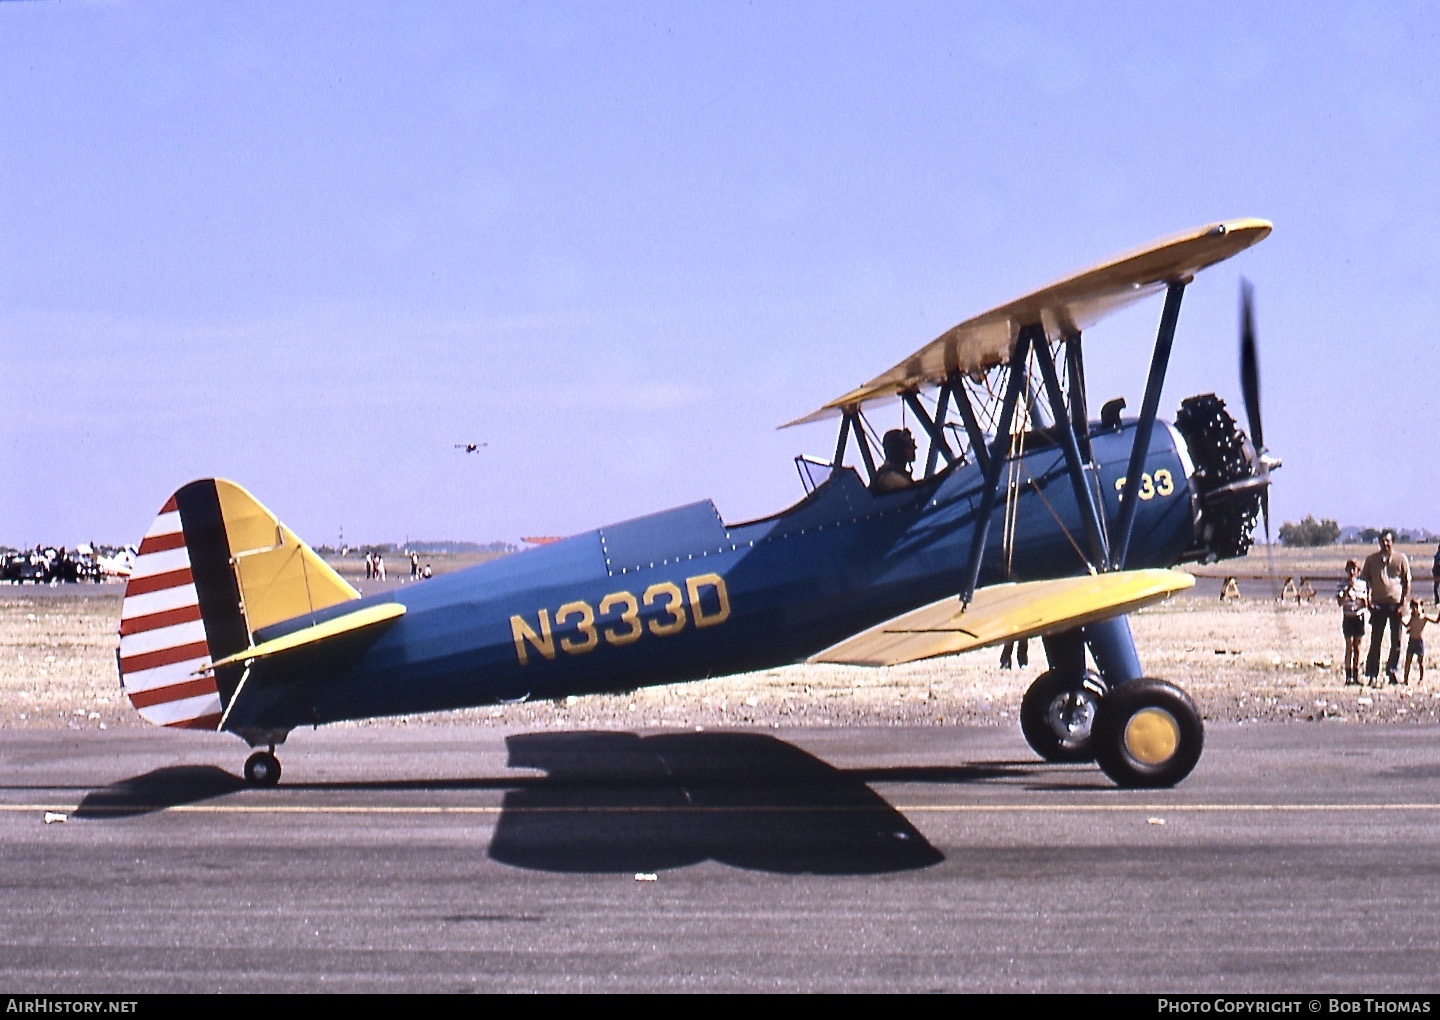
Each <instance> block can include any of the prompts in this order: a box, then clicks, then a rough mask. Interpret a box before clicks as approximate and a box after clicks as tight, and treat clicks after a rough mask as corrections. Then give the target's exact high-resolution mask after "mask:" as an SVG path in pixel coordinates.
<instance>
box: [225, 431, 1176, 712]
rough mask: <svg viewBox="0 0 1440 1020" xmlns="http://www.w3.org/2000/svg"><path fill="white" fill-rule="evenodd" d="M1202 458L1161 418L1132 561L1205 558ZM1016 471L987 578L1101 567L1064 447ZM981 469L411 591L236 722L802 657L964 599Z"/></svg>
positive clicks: (608, 686) (837, 477)
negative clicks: (377, 622) (1195, 482)
mask: <svg viewBox="0 0 1440 1020" xmlns="http://www.w3.org/2000/svg"><path fill="white" fill-rule="evenodd" d="M1133 438H1134V428H1133V425H1131V424H1129V423H1127V424H1126V425H1125V426H1123V427H1121V428H1120V429H1119V430H1116V431H1110V432H1102V433H1097V434H1095V435H1093V437H1092V439H1091V443H1092V448H1093V454H1094V461H1095V463H1096V464H1097V465H1098V467H1099V472H1098V485H1097V493H1096V494H1097V497H1098V498H1099V502H1100V505H1101V518H1102V520H1103V522H1104V523H1105V525H1106V527H1107V528H1114V527H1115V526H1116V522H1118V520H1119V519H1120V508H1119V491H1118V490H1119V487H1120V484H1122V483H1123V476H1124V474H1125V470H1126V467H1127V462H1128V459H1129V455H1130V446H1131V442H1132V441H1133ZM1189 465H1190V461H1189V458H1188V455H1187V454H1186V452H1185V450H1184V447H1183V443H1182V442H1181V441H1180V440H1179V438H1178V436H1177V435H1176V434H1175V433H1174V431H1173V430H1172V429H1170V428H1168V427H1165V426H1163V425H1162V426H1159V427H1157V428H1156V430H1155V432H1154V435H1153V438H1152V440H1151V443H1150V449H1149V452H1148V455H1147V458H1146V463H1145V468H1144V474H1143V477H1142V480H1141V486H1140V496H1141V498H1140V501H1139V504H1138V513H1137V516H1136V520H1135V526H1134V532H1133V537H1132V539H1131V543H1130V547H1129V555H1128V560H1127V563H1126V566H1127V567H1168V566H1172V565H1174V564H1176V563H1178V562H1182V561H1184V560H1186V559H1193V558H1198V557H1199V556H1200V555H1202V554H1203V550H1199V549H1198V543H1197V538H1196V533H1195V532H1196V528H1195V520H1196V518H1195V512H1194V509H1193V503H1194V493H1193V491H1192V485H1191V479H1190V474H1191V470H1190V466H1189ZM1003 470H1004V472H1005V474H1004V476H1003V478H1002V488H1001V492H1002V494H1003V493H1005V492H1006V491H1007V490H1008V489H1009V483H1008V481H1007V480H1008V479H1014V491H1015V495H1014V496H1013V498H1011V499H1008V500H1007V499H1006V498H1005V497H1004V496H1003V495H1002V498H1001V499H1000V500H999V501H997V503H996V505H995V509H994V511H993V514H992V519H991V522H990V528H989V534H988V541H987V543H986V551H985V554H984V558H983V560H982V566H981V570H980V577H979V583H980V584H981V585H985V584H993V583H996V582H998V581H1003V580H1016V581H1026V580H1038V579H1043V578H1054V577H1064V576H1071V575H1076V574H1082V573H1085V572H1087V571H1088V570H1089V569H1090V563H1091V562H1092V561H1093V560H1094V557H1093V556H1092V553H1091V549H1090V545H1089V540H1088V539H1087V532H1086V528H1085V526H1084V523H1083V521H1084V517H1083V515H1082V512H1081V510H1080V507H1079V505H1078V504H1077V500H1076V495H1075V492H1074V488H1073V484H1072V482H1071V476H1070V475H1069V473H1068V472H1067V471H1066V466H1065V460H1064V455H1063V453H1062V452H1061V450H1060V449H1059V448H1058V447H1056V446H1054V445H1042V446H1038V447H1035V446H1032V448H1031V449H1029V450H1028V451H1027V452H1025V453H1024V455H1023V456H1022V457H1019V458H1017V459H1015V460H1013V461H1010V462H1007V463H1006V464H1005V465H1004V468H1003ZM984 481H985V480H984V477H983V474H982V472H981V471H980V469H979V468H978V467H976V466H975V465H973V464H964V465H958V466H955V467H953V468H951V469H949V470H947V471H944V472H941V473H939V474H938V475H936V476H935V477H933V478H931V479H929V480H927V481H924V482H921V483H919V484H917V485H916V487H915V488H913V489H910V490H908V491H903V492H899V493H893V494H889V495H882V496H876V495H872V494H871V493H870V492H869V491H867V489H866V487H865V486H864V484H863V483H862V482H861V481H860V479H859V477H858V476H857V475H856V474H855V472H854V471H852V470H850V469H849V468H842V469H840V470H837V471H835V472H834V473H833V474H832V475H831V477H830V478H829V479H828V480H827V481H826V482H825V483H824V484H823V485H821V486H820V487H819V488H817V489H816V490H815V491H814V492H812V493H811V494H810V495H809V496H807V497H806V498H805V499H804V500H802V501H801V502H800V503H798V504H796V505H795V506H793V507H791V508H790V509H788V510H786V511H784V512H783V513H780V514H777V515H776V516H774V517H770V518H766V519H764V520H760V521H754V522H751V523H747V524H740V525H732V526H727V525H726V524H724V523H723V522H722V521H721V519H720V517H719V515H718V513H717V512H716V510H715V507H714V505H713V504H711V503H709V502H703V503H696V504H692V505H689V506H684V507H680V508H677V509H674V510H669V511H665V512H663V513H659V514H655V515H652V516H649V517H643V518H638V519H636V520H632V521H626V522H624V523H621V524H616V525H610V526H607V527H603V528H600V529H599V530H596V531H590V532H586V533H584V534H580V535H575V536H572V537H570V538H567V539H564V540H562V541H559V542H555V543H552V544H549V545H544V546H539V547H537V548H533V549H530V550H527V551H525V552H522V553H518V554H515V555H510V556H505V557H502V558H499V559H496V560H493V561H490V562H487V563H483V564H480V565H478V566H475V567H471V568H468V569H466V570H463V571H458V572H456V573H453V574H446V575H441V576H437V577H434V578H431V579H428V580H425V581H422V582H419V583H414V584H407V585H405V586H403V587H402V588H400V589H398V590H395V591H392V592H387V593H384V594H382V595H376V596H372V597H371V598H370V599H368V600H367V601H372V602H379V601H391V600H393V601H397V602H400V603H403V604H404V605H405V607H406V613H405V615H404V616H403V617H400V618H399V619H397V620H395V621H394V622H393V623H390V624H387V625H385V626H384V627H380V628H375V631H374V632H362V633H360V634H356V635H352V636H349V637H347V638H345V639H343V641H342V642H341V643H340V644H339V645H337V646H333V647H332V646H327V647H326V649H325V650H324V652H323V653H322V652H321V651H319V650H316V651H315V652H314V653H312V654H307V655H301V656H295V657H290V658H287V659H285V660H284V661H283V662H280V663H269V662H261V663H257V664H256V667H255V668H256V670H257V675H256V676H255V677H254V679H253V680H252V682H251V687H250V692H249V696H248V698H247V701H246V704H245V705H244V706H237V707H243V708H244V710H245V711H244V715H243V717H241V718H232V719H230V720H229V721H228V722H227V727H226V728H228V729H243V728H247V727H251V728H257V729H277V730H284V729H289V728H292V727H294V726H300V725H309V724H313V723H324V722H333V721H338V720H342V719H354V718H365V717H371V716H378V715H399V714H410V713H419V712H430V711H438V710H447V709H455V708H463V707H469V706H475V705H485V704H493V703H496V702H501V701H511V700H515V699H520V698H539V699H553V698H561V697H565V696H568V695H572V694H588V693H600V692H614V691H623V690H631V689H634V688H637V687H643V686H649V685H655V684H663V683H674V682H679V681H688V680H697V679H704V678H707V677H714V676H724V675H727V674H732V673H738V672H745V671H749V670H754V669H762V668H769V667H774V666H777V665H783V664H788V663H794V662H798V661H803V660H804V659H806V658H807V657H809V656H811V655H813V654H815V653H816V652H818V651H820V650H822V649H824V648H826V647H828V646H830V645H831V644H834V643H835V642H837V641H839V640H841V639H843V638H845V637H848V636H850V635H852V634H854V633H856V632H857V631H859V630H862V629H864V628H866V627H870V626H872V625H874V624H877V623H880V622H882V621H884V620H887V619H889V618H891V617H894V616H896V615H898V614H900V613H903V612H906V611H908V610H911V609H914V608H916V607H918V606H921V605H924V604H927V603H929V602H933V601H935V600H937V599H940V598H944V597H946V596H952V595H955V594H956V593H958V592H959V591H961V590H962V588H963V587H964V584H965V580H966V572H967V566H968V564H969V560H970V550H971V539H972V536H973V533H974V529H975V527H976V523H977V517H978V514H979V509H980V504H981V494H982V492H983V488H984ZM1007 516H1008V518H1009V524H1008V526H1007ZM1007 536H1013V539H1011V538H1007ZM356 605H357V604H356V603H353V602H352V603H348V604H346V605H343V606H338V607H335V608H334V609H332V610H329V611H327V612H323V613H318V614H315V616H307V617H303V618H301V619H299V620H292V621H287V622H286V623H284V624H280V625H277V626H275V627H272V628H270V629H269V630H267V631H266V632H263V633H261V634H258V635H257V636H256V639H257V640H266V639H269V638H271V637H276V636H279V635H280V634H282V633H285V632H287V631H290V630H294V629H297V628H298V627H300V626H308V625H310V624H312V623H314V622H316V621H317V620H320V619H324V618H326V617H328V616H333V615H336V614H337V613H340V612H344V611H352V610H353V609H354V608H355V607H356Z"/></svg>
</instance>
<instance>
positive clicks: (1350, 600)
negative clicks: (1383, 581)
mask: <svg viewBox="0 0 1440 1020" xmlns="http://www.w3.org/2000/svg"><path fill="white" fill-rule="evenodd" d="M1335 601H1336V602H1338V603H1340V633H1341V634H1342V635H1344V637H1345V686H1346V687H1349V686H1351V685H1358V684H1359V683H1360V641H1361V639H1363V638H1364V637H1365V609H1366V607H1367V606H1368V605H1369V602H1370V595H1369V591H1368V590H1367V589H1366V587H1365V582H1364V581H1362V580H1360V564H1358V563H1356V562H1355V561H1354V560H1346V561H1345V580H1343V581H1341V582H1340V589H1339V591H1337V592H1336V593H1335Z"/></svg>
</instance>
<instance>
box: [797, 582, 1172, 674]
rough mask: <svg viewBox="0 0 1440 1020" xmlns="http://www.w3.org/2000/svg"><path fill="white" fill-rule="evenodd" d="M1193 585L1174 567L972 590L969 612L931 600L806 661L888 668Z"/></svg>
mask: <svg viewBox="0 0 1440 1020" xmlns="http://www.w3.org/2000/svg"><path fill="white" fill-rule="evenodd" d="M1194 584H1195V578H1194V577H1192V576H1191V575H1189V574H1187V573H1184V572H1183V571H1179V570H1120V571H1115V572H1114V573H1108V574H1096V575H1093V576H1092V575H1087V576H1084V577H1064V578H1059V579H1057V580H1053V581H1026V582H1022V583H1018V584H997V585H991V586H990V587H988V588H981V589H980V590H978V591H977V592H975V598H974V599H973V600H972V601H971V603H970V605H969V606H968V607H967V606H964V605H963V604H962V603H961V601H960V598H959V596H950V597H949V598H944V599H941V600H940V601H938V602H932V603H930V604H929V605H928V606H922V607H920V608H919V609H914V610H911V611H910V612H908V613H904V614H902V615H900V616H897V617H895V618H894V619H892V620H887V621H885V622H884V623H881V624H877V625H876V626H874V627H871V628H870V629H869V630H866V631H862V632H861V633H859V634H856V635H855V636H854V637H851V638H847V639H845V640H844V641H841V642H840V643H838V644H835V645H831V646H830V647H829V648H827V649H825V650H824V651H823V652H820V653H818V654H816V655H813V656H811V657H810V660H809V661H811V662H833V663H842V664H846V665H852V666H895V665H899V664H900V663H903V662H917V661H919V660H921V659H933V658H935V657H936V656H940V655H955V654H957V653H959V652H969V651H974V650H975V649H977V648H984V647H986V646H988V645H996V644H999V643H1001V642H1002V641H1009V640H1011V639H1019V638H1031V637H1043V636H1045V635H1047V634H1054V633H1058V632H1060V631H1064V630H1070V629H1071V628H1073V627H1081V626H1084V625H1085V624H1087V623H1097V622H1099V621H1100V620H1108V619H1110V618H1111V617H1115V616H1123V615H1125V614H1126V613H1131V612H1134V611H1135V610H1137V609H1142V608H1144V607H1145V606H1148V605H1152V604H1154V603H1156V602H1159V601H1161V600H1163V599H1165V598H1168V597H1169V596H1170V595H1172V594H1174V593H1175V592H1177V591H1184V590H1185V589H1187V588H1191V587H1193V586H1194Z"/></svg>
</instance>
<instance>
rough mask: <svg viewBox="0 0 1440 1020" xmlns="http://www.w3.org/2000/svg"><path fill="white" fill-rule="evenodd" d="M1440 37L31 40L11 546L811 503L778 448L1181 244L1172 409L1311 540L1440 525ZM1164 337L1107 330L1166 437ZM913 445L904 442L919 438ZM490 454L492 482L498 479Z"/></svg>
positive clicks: (952, 21)
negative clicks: (919, 368) (1158, 398)
mask: <svg viewBox="0 0 1440 1020" xmlns="http://www.w3.org/2000/svg"><path fill="white" fill-rule="evenodd" d="M1437 28H1440V7H1437V6H1436V5H1434V4H1433V3H1427V2H1414V3H1374V4H1364V3H1359V4H1330V5H1315V4H1308V3H1307V4H1302V3H1269V4H1255V3H1225V2H1214V0H1207V2H1204V3H1193V4H1190V3H1159V4H1157V3H1123V2H1111V3H1100V4H1092V3H1074V4H1054V3H1034V4H1027V3H1016V2H1007V3H961V2H949V3H920V2H909V3H907V2H901V3H879V2H875V3H858V2H857V3H845V2H836V0H828V2H823V3H803V2H784V3H778V2H777V3H738V2H713V3H698V2H677V0H671V2H666V3H606V2H598V0H590V2H583V3H553V4H545V3H516V4H510V3H476V2H457V3H414V4H407V3H397V2H384V3H364V2H344V3H328V2H319V0H307V2H305V3H300V4H285V3H273V2H226V3H141V2H110V3H77V2H64V3H62V2H49V0H32V2H0V371H3V375H4V382H3V390H0V544H4V543H8V544H12V545H21V546H23V545H31V544H34V543H37V542H47V543H68V544H74V543H78V542H81V541H91V540H93V541H97V542H102V543H112V542H113V543H120V542H127V541H134V540H137V539H138V537H139V535H140V534H141V533H142V532H143V531H144V529H145V528H146V526H147V525H148V523H149V521H150V519H151V518H152V517H153V516H154V514H155V512H156V511H157V510H158V508H159V507H160V505H161V504H162V503H163V502H164V501H165V499H166V498H167V497H168V496H169V494H170V493H171V492H172V491H174V490H175V489H176V488H178V487H179V486H180V485H181V484H183V483H184V482H186V481H189V480H191V479H193V478H197V477H205V476H212V475H213V476H220V477H227V478H231V479H233V480H235V481H237V482H240V483H241V484H242V485H245V486H246V487H247V488H249V489H250V490H251V491H252V492H253V493H254V494H255V495H256V496H257V497H258V498H260V499H261V500H262V501H263V502H265V503H266V504H267V505H268V506H270V507H271V509H272V510H274V511H275V512H276V513H277V514H278V515H279V516H280V517H281V518H282V519H284V520H285V521H286V523H287V524H289V525H290V526H291V527H292V528H294V529H295V530H296V531H297V532H298V533H299V534H301V535H302V536H303V537H305V538H307V539H308V540H309V541H311V542H312V543H314V544H321V543H327V542H334V541H336V540H337V539H338V537H339V535H340V534H341V533H342V530H343V534H344V536H345V538H346V540H348V541H350V542H352V543H353V542H362V541H366V542H368V541H374V542H383V541H394V542H403V541H404V540H405V539H407V538H416V539H419V538H431V539H433V538H458V539H473V540H477V541H490V540H509V541H515V540H518V538H519V537H520V536H525V535H552V534H568V533H572V532H575V531H580V530H584V529H587V528H590V527H594V526H597V525H599V524H603V523H607V522H610V521H616V520H621V519H625V518H628V517H632V516H636V515H639V514H642V513H647V512H650V511H654V510H659V509H663V508H665V507H668V506H673V505H676V504H679V503H684V502H690V501H693V500H698V499H704V498H707V497H708V498H713V499H714V500H715V501H716V504H717V506H718V507H719V509H720V512H721V514H722V516H723V517H725V518H726V519H727V520H730V521H739V520H744V519H749V518H753V517H757V516H762V515H765V514H768V513H771V512H774V511H776V510H779V509H781V508H783V507H784V506H786V505H788V504H790V503H791V502H793V501H794V500H795V499H797V498H799V496H800V495H802V489H801V487H800V482H799V479H798V476H797V474H796V471H795V468H794V466H793V464H792V458H793V456H794V455H795V454H798V453H810V454H819V455H825V454H829V453H830V452H832V451H833V447H834V433H833V429H832V427H831V425H830V424H829V423H823V424H817V425H809V426H804V427H800V428H794V429H786V430H783V431H781V430H778V429H777V426H779V425H780V424H782V423H783V422H786V421H789V420H791V419H793V418H795V417H798V416H799V415H801V414H804V413H806V412H808V411H811V410H813V409H814V408H815V407H817V406H819V405H820V404H822V403H824V402H825V401H826V400H829V399H831V398H833V397H835V396H838V395H839V394H840V393H842V392H845V391H846V390H848V389H850V388H851V387H852V386H854V385H856V384H858V383H860V382H862V381H864V380H865V379H867V378H870V377H871V376H873V375H876V374H878V373H879V372H881V371H882V370H884V369H886V368H888V367H890V366H891V365H892V364H894V363H895V362H896V361H898V360H900V359H901V358H902V357H904V356H905V355H906V354H908V353H910V352H911V351H912V350H914V349H916V348H918V347H920V346H921V345H922V344H924V343H926V342H928V341H929V340H931V339H932V338H933V337H935V336H936V335H938V334H940V333H941V332H943V331H944V330H946V329H948V328H949V327H950V326H951V325H953V324H954V323H956V322H958V321H960V320H962V319H965V318H968V317H970V316H972V315H975V314H977V313H979V312H981V311H984V310H986V309H988V308H990V307H992V306H994V305H997V304H1000V303H1002V302H1004V301H1007V300H1009V299H1011V298H1013V297H1016V296H1018V295H1020V294H1022V293H1024V292H1026V291H1029V290H1031V289H1034V288H1035V287H1038V286H1041V285H1043V284H1045V283H1048V282H1050V281H1051V280H1053V279H1054V278H1056V277H1058V276H1061V275H1063V274H1065V273H1068V272H1070V271H1072V270H1077V269H1081V268H1084V267H1086V266H1088V265H1090V264H1092V263H1094V262H1097V261H1099V260H1101V259H1104V258H1107V257H1109V256H1111V255H1113V254H1116V253H1118V252H1120V251H1123V250H1126V249H1129V248H1132V247H1134V246H1136V245H1139V244H1142V243H1145V242H1148V241H1150V240H1153V239H1155V238H1158V237H1161V236H1164V235H1168V234H1170V233H1173V232H1176V231H1179V230H1183V229H1187V228H1190V227H1193V226H1197V225H1200V224H1203V223H1207V222H1211V221H1214V220H1218V219H1225V218H1232V217H1239V216H1257V217H1262V218H1265V219H1269V220H1271V221H1273V222H1274V224H1275V231H1274V233H1273V234H1272V235H1271V237H1270V238H1269V239H1268V240H1266V241H1264V242H1263V243H1262V244H1260V245H1259V246H1258V247H1256V248H1253V249H1251V250H1250V251H1247V252H1245V253H1243V254H1241V255H1240V256H1238V257H1237V258H1235V259H1234V260H1232V261H1230V262H1227V263H1224V264H1222V265H1220V266H1218V267H1215V268H1214V269H1211V270H1209V271H1207V272H1205V273H1203V274H1201V275H1200V276H1199V277H1198V278H1197V279H1196V281H1195V283H1194V284H1193V285H1192V286H1191V287H1190V288H1189V290H1188V292H1187V294H1186V297H1185V302H1184V307H1183V310H1182V314H1181V320H1180V329H1179V334H1178V337H1177V341H1176V350H1175V356H1174V360H1173V363H1172V371H1171V373H1170V377H1169V380H1168V383H1167V385H1166V389H1165V395H1164V399H1163V401H1162V405H1161V406H1162V414H1163V415H1164V416H1165V417H1167V418H1169V417H1173V414H1174V411H1175V408H1176V407H1177V406H1178V404H1179V401H1180V400H1181V399H1182V398H1183V397H1185V396H1188V395H1190V394H1194V393H1203V392H1210V391H1214V392H1217V393H1219V394H1220V395H1221V396H1222V397H1224V398H1225V399H1226V400H1227V401H1229V402H1230V403H1231V405H1232V406H1233V407H1234V408H1236V410H1237V411H1238V410H1239V407H1240V390H1239V382H1238V377H1237V372H1236V336H1235V334H1236V306H1237V300H1238V291H1239V279H1240V277H1241V276H1244V277H1246V278H1248V279H1250V280H1251V281H1252V282H1253V283H1254V285H1255V287H1256V296H1257V311H1258V313H1259V333H1260V342H1261V359H1262V384H1263V392H1264V398H1265V431H1266V439H1267V441H1268V444H1269V446H1270V448H1271V450H1272V452H1274V453H1275V454H1276V455H1277V456H1279V457H1281V458H1282V459H1283V460H1284V462H1285V467H1284V468H1283V469H1282V470H1281V471H1280V472H1278V473H1277V475H1276V481H1275V487H1274V492H1273V495H1272V512H1273V515H1274V522H1275V524H1276V525H1277V526H1278V524H1279V522H1281V521H1284V520H1295V519H1298V518H1299V517H1301V516H1303V515H1305V514H1307V513H1313V514H1315V515H1317V516H1321V517H1333V518H1336V519H1337V520H1339V521H1340V522H1341V523H1342V524H1382V523H1394V524H1399V525H1401V526H1426V527H1430V528H1440V512H1437V506H1436V500H1437V496H1436V494H1437V492H1440V455H1437V452H1436V436H1437V434H1440V429H1437V424H1440V422H1437V418H1440V356H1437V355H1436V353H1435V351H1434V347H1433V339H1432V338H1431V336H1430V335H1429V323H1431V322H1433V321H1434V319H1435V309H1436V308H1437V307H1440V273H1437V271H1436V269H1437V265H1436V263H1437V251H1440V245H1437V241H1440V117H1436V116H1435V111H1436V110H1440V72H1437V71H1436V70H1435V60H1434V54H1435V53H1436V51H1437V49H1440V39H1437ZM1159 316H1160V301H1159V300H1158V299H1156V300H1154V301H1150V302H1146V303H1144V304H1142V305H1140V306H1139V307H1138V308H1136V309H1133V310H1131V311H1127V312H1125V313H1123V314H1121V315H1117V316H1115V317H1113V318H1111V319H1108V320H1106V321H1105V322H1104V323H1102V324H1100V325H1099V326H1097V327H1095V328H1094V329H1092V331H1091V332H1090V333H1089V334H1088V337H1089V342H1088V343H1087V356H1088V357H1089V359H1090V364H1089V373H1088V375H1089V379H1090V382H1091V393H1092V401H1093V402H1095V403H1096V404H1097V406H1098V402H1099V401H1101V400H1103V399H1105V398H1107V397H1109V396H1114V395H1124V396H1126V397H1127V399H1128V401H1129V404H1130V407H1131V409H1132V410H1133V409H1135V408H1138V406H1139V404H1140V395H1141V391H1142V388H1143V385H1144V378H1145V372H1146V367H1147V359H1148V357H1149V352H1150V346H1151V343H1152V342H1153V337H1154V332H1155V328H1156V324H1157V323H1158V321H1159ZM892 418H893V419H895V420H898V410H895V411H894V413H893V414H892V409H890V408H882V409H880V410H879V411H877V413H876V414H875V416H874V420H875V422H876V424H877V425H879V426H880V427H882V428H883V427H884V426H885V425H886V424H888V423H889V421H890V420H891V419H892ZM464 442H485V443H487V444H488V445H487V446H486V447H485V448H484V449H482V450H481V451H480V452H479V453H477V454H472V455H466V454H463V453H461V452H459V451H457V450H455V449H454V445H455V444H456V443H464Z"/></svg>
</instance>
